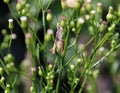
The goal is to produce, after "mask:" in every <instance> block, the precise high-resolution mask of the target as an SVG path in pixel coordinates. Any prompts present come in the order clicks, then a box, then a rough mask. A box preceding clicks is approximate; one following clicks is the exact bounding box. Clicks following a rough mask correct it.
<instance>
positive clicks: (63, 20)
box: [60, 16, 65, 27]
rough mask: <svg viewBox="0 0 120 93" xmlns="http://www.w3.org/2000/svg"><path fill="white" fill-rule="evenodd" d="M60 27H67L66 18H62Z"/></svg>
mask: <svg viewBox="0 0 120 93" xmlns="http://www.w3.org/2000/svg"><path fill="white" fill-rule="evenodd" d="M60 25H61V26H62V27H64V26H65V17H64V16H62V18H61V22H60Z"/></svg>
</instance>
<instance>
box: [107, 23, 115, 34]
mask: <svg viewBox="0 0 120 93" xmlns="http://www.w3.org/2000/svg"><path fill="white" fill-rule="evenodd" d="M114 30H115V24H112V25H111V26H110V27H108V31H109V32H114Z"/></svg>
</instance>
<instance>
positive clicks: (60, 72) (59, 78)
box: [56, 59, 63, 93]
mask: <svg viewBox="0 0 120 93" xmlns="http://www.w3.org/2000/svg"><path fill="white" fill-rule="evenodd" d="M59 70H60V71H59V75H58V79H57V86H56V93H59V89H60V82H61V76H62V71H63V66H62V59H61V61H60V68H59Z"/></svg>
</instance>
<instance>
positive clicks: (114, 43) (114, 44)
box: [111, 40, 117, 48]
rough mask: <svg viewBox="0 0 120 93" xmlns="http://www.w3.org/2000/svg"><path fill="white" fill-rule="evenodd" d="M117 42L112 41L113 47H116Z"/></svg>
mask: <svg viewBox="0 0 120 93" xmlns="http://www.w3.org/2000/svg"><path fill="white" fill-rule="evenodd" d="M116 44H117V42H116V41H115V40H112V42H111V47H112V48H114V47H115V46H116Z"/></svg>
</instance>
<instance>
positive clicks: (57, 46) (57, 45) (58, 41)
mask: <svg viewBox="0 0 120 93" xmlns="http://www.w3.org/2000/svg"><path fill="white" fill-rule="evenodd" d="M50 51H51V53H52V54H55V52H56V51H57V52H58V53H60V54H64V40H63V28H62V26H60V24H59V25H58V28H57V32H56V36H55V41H54V45H53V47H52V49H50Z"/></svg>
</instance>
